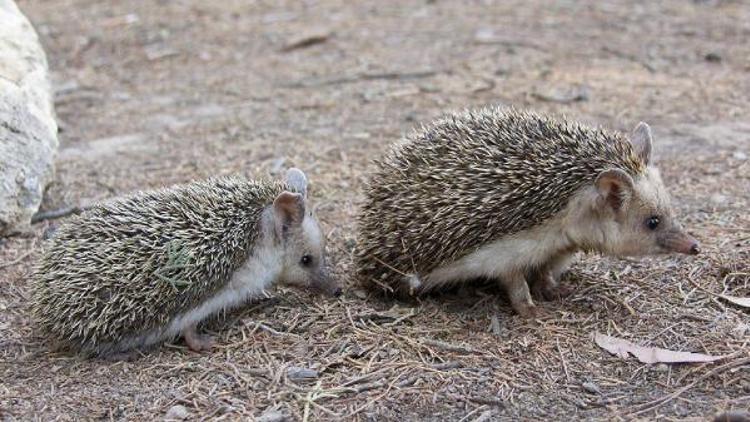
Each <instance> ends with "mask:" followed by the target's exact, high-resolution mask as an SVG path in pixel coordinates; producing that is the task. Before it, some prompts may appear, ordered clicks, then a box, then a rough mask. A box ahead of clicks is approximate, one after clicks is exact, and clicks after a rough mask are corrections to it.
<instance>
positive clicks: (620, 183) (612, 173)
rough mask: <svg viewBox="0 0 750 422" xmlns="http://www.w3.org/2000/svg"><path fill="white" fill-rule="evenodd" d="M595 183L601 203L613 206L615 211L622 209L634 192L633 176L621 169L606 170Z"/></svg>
mask: <svg viewBox="0 0 750 422" xmlns="http://www.w3.org/2000/svg"><path fill="white" fill-rule="evenodd" d="M594 185H595V186H596V190H597V192H598V193H599V199H600V201H601V202H600V203H601V204H602V205H605V206H609V207H612V209H613V210H615V211H619V210H620V209H622V207H623V205H625V202H626V201H627V200H628V199H629V198H630V197H631V195H632V194H633V178H632V177H630V175H629V174H627V173H625V172H624V171H622V170H620V169H610V170H604V171H603V172H601V173H599V176H597V178H596V182H594Z"/></svg>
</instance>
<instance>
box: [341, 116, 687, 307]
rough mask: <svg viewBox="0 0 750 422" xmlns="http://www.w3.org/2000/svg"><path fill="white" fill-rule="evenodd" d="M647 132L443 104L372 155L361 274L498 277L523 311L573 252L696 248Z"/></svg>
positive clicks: (420, 283) (398, 282)
mask: <svg viewBox="0 0 750 422" xmlns="http://www.w3.org/2000/svg"><path fill="white" fill-rule="evenodd" d="M650 157H651V132H650V129H649V127H648V126H647V125H646V124H645V123H641V124H639V125H638V126H637V127H636V129H635V130H634V131H633V133H632V135H631V136H630V139H628V138H626V137H625V136H624V135H622V134H620V133H617V132H613V131H608V130H604V129H594V128H590V127H587V126H585V125H582V124H578V123H574V122H569V121H564V120H555V119H552V118H549V117H544V116H541V115H538V114H534V113H532V112H524V111H517V110H514V109H501V108H495V107H492V108H485V109H480V110H476V111H467V112H464V113H460V114H453V115H449V116H447V117H445V118H443V119H441V120H439V121H437V122H436V123H434V124H432V125H431V126H428V127H426V128H423V129H422V130H420V131H418V132H416V133H414V134H412V135H411V136H409V137H407V139H405V140H404V141H403V142H401V143H400V144H397V145H396V146H395V147H393V148H392V149H391V150H390V152H388V153H387V154H386V156H385V157H384V158H383V159H381V160H380V161H378V162H377V163H376V165H377V168H376V170H375V171H374V173H373V174H372V176H371V177H370V180H369V183H368V187H367V190H366V198H365V201H364V204H363V205H362V206H361V212H360V215H359V218H358V222H359V239H358V249H357V253H356V257H355V259H356V263H357V268H358V276H359V278H360V279H361V280H362V281H363V282H365V283H366V284H369V285H371V286H378V287H380V288H382V289H385V290H387V291H392V292H397V293H405V292H406V293H420V292H425V291H429V290H433V289H436V288H438V287H440V286H444V285H446V284H449V283H454V282H460V281H465V280H471V279H476V278H490V279H497V280H499V281H500V283H501V284H502V285H503V286H504V287H505V288H506V290H507V291H508V296H509V298H510V301H511V304H512V306H513V308H514V310H515V311H516V312H517V313H519V314H520V315H522V316H527V317H528V316H534V315H536V314H537V312H538V308H537V307H535V305H534V302H533V301H532V298H531V296H530V293H529V284H528V283H533V285H534V287H535V288H538V289H539V291H540V293H541V294H542V295H543V296H546V297H554V296H557V295H558V294H560V291H559V290H558V287H559V286H558V278H559V276H560V274H561V273H562V272H563V271H564V270H565V269H566V268H567V267H568V266H569V264H570V262H571V258H572V257H573V255H574V254H575V253H576V252H577V251H597V252H601V253H604V254H609V255H643V254H658V253H666V252H683V253H690V254H695V253H698V243H697V242H696V241H695V239H693V238H692V237H690V236H689V235H687V234H685V233H684V232H683V230H682V229H681V227H680V226H679V224H678V223H677V222H676V221H675V220H674V218H673V212H672V208H671V206H670V201H669V196H668V194H667V192H666V190H665V188H664V185H663V183H662V181H661V179H660V177H659V172H658V171H657V170H656V169H655V168H653V167H652V166H649V162H650Z"/></svg>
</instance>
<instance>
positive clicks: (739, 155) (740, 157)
mask: <svg viewBox="0 0 750 422" xmlns="http://www.w3.org/2000/svg"><path fill="white" fill-rule="evenodd" d="M732 157H733V158H734V159H735V160H742V161H745V160H747V154H745V153H744V152H742V151H735V153H734V154H732Z"/></svg>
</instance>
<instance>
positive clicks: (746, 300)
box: [719, 295, 750, 308]
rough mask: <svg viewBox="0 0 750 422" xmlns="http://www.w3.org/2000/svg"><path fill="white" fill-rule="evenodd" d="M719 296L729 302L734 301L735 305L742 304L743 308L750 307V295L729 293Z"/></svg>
mask: <svg viewBox="0 0 750 422" xmlns="http://www.w3.org/2000/svg"><path fill="white" fill-rule="evenodd" d="M719 297H720V298H722V299H724V300H726V301H727V302H732V303H734V304H735V305H739V306H742V307H743V308H750V297H737V296H727V295H719Z"/></svg>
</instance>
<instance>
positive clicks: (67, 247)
mask: <svg viewBox="0 0 750 422" xmlns="http://www.w3.org/2000/svg"><path fill="white" fill-rule="evenodd" d="M306 201H307V178H306V177H305V175H304V173H302V171H300V170H298V169H290V170H289V171H288V172H287V176H286V181H285V183H282V182H279V181H260V182H259V181H254V180H249V179H246V178H244V177H240V176H228V177H220V178H214V179H209V180H207V181H200V182H193V183H190V184H186V185H178V186H174V187H171V188H164V189H161V190H157V191H151V192H140V193H137V194H134V195H132V196H129V197H125V198H122V199H117V200H114V201H113V202H110V203H105V204H100V205H96V206H94V207H93V208H91V209H89V210H87V211H86V212H85V213H84V214H82V215H80V216H78V217H75V218H73V219H72V220H71V221H69V222H68V223H67V224H64V225H62V226H61V227H60V228H59V229H58V231H57V233H56V234H55V236H54V238H52V239H51V240H50V241H49V243H48V244H47V245H46V247H45V252H44V253H43V256H42V257H41V259H40V262H39V263H38V265H37V266H36V268H35V271H34V275H33V293H32V299H33V306H32V311H33V314H34V316H35V319H36V320H38V324H39V327H40V328H41V330H42V331H43V332H44V334H45V336H46V337H48V338H49V339H50V340H51V341H52V342H54V343H55V344H57V345H59V346H60V347H61V348H65V349H70V350H74V351H77V352H80V353H82V354H84V355H87V356H100V357H113V356H114V357H117V356H129V355H130V354H132V353H135V351H136V350H140V349H145V348H148V347H149V346H153V345H156V344H158V343H160V342H163V341H168V340H171V339H174V338H176V337H177V336H182V337H184V339H185V342H186V343H187V345H188V346H189V348H190V349H192V350H197V351H199V350H207V349H210V348H211V346H212V344H213V339H212V338H211V337H209V336H207V335H205V334H199V333H198V330H197V325H198V323H200V322H201V321H203V320H205V319H206V318H208V317H210V316H212V315H216V314H217V313H220V312H222V311H224V310H228V309H231V308H234V307H237V306H238V305H241V304H242V303H243V302H245V301H246V300H247V299H249V298H252V297H254V296H258V295H260V294H261V293H262V292H263V291H264V290H265V289H266V288H268V287H270V286H271V285H273V284H274V283H275V282H277V281H280V282H283V283H285V284H288V285H294V286H301V287H304V288H310V289H312V290H315V291H319V292H322V293H326V294H330V295H333V296H338V295H340V294H341V289H340V288H339V287H338V285H337V283H336V282H335V281H334V280H333V279H332V278H331V277H330V276H329V270H328V266H327V264H326V258H325V254H324V251H325V237H324V235H323V234H322V232H321V229H320V227H319V225H318V222H317V220H316V217H315V216H314V215H313V213H312V212H310V211H309V210H308V207H307V204H306Z"/></svg>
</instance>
